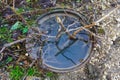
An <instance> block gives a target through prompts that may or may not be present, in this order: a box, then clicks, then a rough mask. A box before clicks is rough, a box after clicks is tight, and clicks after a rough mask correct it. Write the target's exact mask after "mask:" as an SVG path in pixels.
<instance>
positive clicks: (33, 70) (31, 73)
mask: <svg viewBox="0 0 120 80" xmlns="http://www.w3.org/2000/svg"><path fill="white" fill-rule="evenodd" d="M36 74H39V72H38V70H37V69H36V68H35V67H32V68H29V69H28V70H27V75H28V76H35V75H36Z"/></svg>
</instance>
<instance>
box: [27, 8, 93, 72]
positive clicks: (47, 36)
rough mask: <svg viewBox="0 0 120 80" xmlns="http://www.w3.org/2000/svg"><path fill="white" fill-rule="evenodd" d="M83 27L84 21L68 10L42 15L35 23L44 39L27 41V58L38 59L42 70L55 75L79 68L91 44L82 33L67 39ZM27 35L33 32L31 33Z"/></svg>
mask: <svg viewBox="0 0 120 80" xmlns="http://www.w3.org/2000/svg"><path fill="white" fill-rule="evenodd" d="M59 21H61V23H59ZM84 24H87V23H86V18H85V17H84V16H83V15H81V14H78V13H76V12H74V11H71V10H63V9H59V10H54V11H51V12H48V13H46V14H44V15H41V16H40V17H39V18H38V20H37V28H38V29H37V30H38V31H39V32H40V33H43V35H41V36H40V37H39V38H37V39H34V40H32V41H31V40H28V41H27V43H29V44H26V46H27V49H28V46H29V49H28V52H29V54H30V55H32V58H37V57H38V56H39V55H40V56H41V59H42V66H43V68H47V69H49V70H52V71H55V72H67V71H72V70H75V69H78V68H80V66H82V64H84V63H85V62H86V61H87V60H88V58H89V57H90V55H91V50H92V45H93V43H92V41H91V37H90V35H89V33H88V32H86V31H85V30H82V31H80V32H79V33H78V34H77V35H76V37H75V38H74V39H72V38H70V36H71V35H72V34H73V33H74V31H76V30H77V29H79V28H80V27H81V26H83V25H84ZM30 33H35V32H32V30H31V31H30ZM30 42H32V43H30ZM38 54H39V55H38Z"/></svg>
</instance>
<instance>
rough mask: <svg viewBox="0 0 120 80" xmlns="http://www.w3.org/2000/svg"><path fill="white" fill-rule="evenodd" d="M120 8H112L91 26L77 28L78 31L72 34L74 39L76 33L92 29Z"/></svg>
mask: <svg viewBox="0 0 120 80" xmlns="http://www.w3.org/2000/svg"><path fill="white" fill-rule="evenodd" d="M119 7H120V6H119V5H118V6H117V7H116V8H114V9H113V10H112V11H110V12H109V13H108V14H107V15H105V16H103V17H102V18H100V19H99V20H97V21H95V22H93V23H92V24H89V25H85V26H83V27H84V28H83V27H81V28H79V29H78V30H76V31H74V33H73V36H74V37H75V36H76V34H77V33H79V32H80V31H82V30H83V29H85V28H92V27H94V26H95V25H98V24H99V22H101V21H102V20H104V19H105V18H107V17H108V16H109V15H111V14H112V13H113V12H114V11H116V10H117V9H118V8H119Z"/></svg>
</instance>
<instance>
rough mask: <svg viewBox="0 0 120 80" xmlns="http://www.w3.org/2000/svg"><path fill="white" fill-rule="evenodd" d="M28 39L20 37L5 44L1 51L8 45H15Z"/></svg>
mask: <svg viewBox="0 0 120 80" xmlns="http://www.w3.org/2000/svg"><path fill="white" fill-rule="evenodd" d="M26 39H27V38H23V39H20V40H17V41H14V42H11V43H7V44H4V46H3V48H2V49H1V50H0V53H2V52H3V51H4V50H5V49H6V48H7V47H10V46H11V45H14V44H16V43H19V42H23V41H25V40H26Z"/></svg>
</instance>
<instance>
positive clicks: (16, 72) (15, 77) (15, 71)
mask: <svg viewBox="0 0 120 80" xmlns="http://www.w3.org/2000/svg"><path fill="white" fill-rule="evenodd" d="M23 75H24V69H23V68H21V67H20V66H15V67H11V71H10V78H11V80H21V78H22V76H23Z"/></svg>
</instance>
